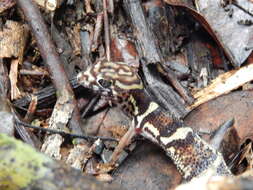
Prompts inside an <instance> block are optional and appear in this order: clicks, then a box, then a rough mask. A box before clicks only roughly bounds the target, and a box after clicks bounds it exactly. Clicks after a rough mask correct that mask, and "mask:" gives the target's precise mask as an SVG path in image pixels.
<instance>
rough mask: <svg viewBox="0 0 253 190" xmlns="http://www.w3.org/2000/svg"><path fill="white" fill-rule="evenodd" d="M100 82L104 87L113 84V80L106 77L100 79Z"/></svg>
mask: <svg viewBox="0 0 253 190" xmlns="http://www.w3.org/2000/svg"><path fill="white" fill-rule="evenodd" d="M98 84H99V85H100V86H101V87H103V88H109V87H110V86H111V85H112V82H111V81H108V80H105V79H99V80H98Z"/></svg>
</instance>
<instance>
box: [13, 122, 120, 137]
mask: <svg viewBox="0 0 253 190" xmlns="http://www.w3.org/2000/svg"><path fill="white" fill-rule="evenodd" d="M16 123H17V124H19V125H23V126H24V127H27V128H31V129H37V130H40V131H43V132H49V133H51V134H59V135H62V136H65V137H71V138H81V139H87V140H97V139H101V140H104V141H118V140H117V139H114V138H110V137H100V136H89V135H79V134H71V133H66V132H64V131H60V130H55V129H47V128H43V127H37V126H34V125H30V124H28V123H25V122H22V121H20V120H18V119H16Z"/></svg>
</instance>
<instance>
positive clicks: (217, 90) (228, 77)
mask: <svg viewBox="0 0 253 190" xmlns="http://www.w3.org/2000/svg"><path fill="white" fill-rule="evenodd" d="M252 73H253V64H249V65H247V66H244V67H241V68H240V69H236V70H232V71H228V72H226V73H224V74H221V75H220V76H218V77H217V78H215V79H214V80H213V81H212V82H211V84H210V85H208V86H207V87H206V88H203V89H202V90H200V91H199V92H197V93H195V94H194V95H193V96H194V98H195V99H196V100H195V102H194V103H193V104H192V105H191V106H189V109H191V110H192V109H194V108H196V107H197V106H199V105H201V104H203V103H205V102H207V101H209V100H212V99H214V98H216V97H218V96H221V95H223V94H227V93H229V92H231V91H232V90H234V89H237V88H238V87H240V86H242V85H243V84H245V83H246V82H249V81H251V80H253V75H252Z"/></svg>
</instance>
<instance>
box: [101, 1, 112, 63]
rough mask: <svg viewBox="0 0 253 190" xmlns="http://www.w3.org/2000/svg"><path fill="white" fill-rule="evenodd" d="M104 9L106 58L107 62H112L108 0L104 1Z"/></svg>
mask: <svg viewBox="0 0 253 190" xmlns="http://www.w3.org/2000/svg"><path fill="white" fill-rule="evenodd" d="M103 8H104V30H105V47H106V58H107V61H110V60H111V52H110V33H109V20H108V14H107V5H106V0H103Z"/></svg>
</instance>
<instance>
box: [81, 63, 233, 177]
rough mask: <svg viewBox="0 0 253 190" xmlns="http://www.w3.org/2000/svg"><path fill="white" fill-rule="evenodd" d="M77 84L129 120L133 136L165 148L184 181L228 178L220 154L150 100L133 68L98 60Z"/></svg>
mask: <svg viewBox="0 0 253 190" xmlns="http://www.w3.org/2000/svg"><path fill="white" fill-rule="evenodd" d="M77 81H78V82H79V83H80V84H81V85H83V86H84V87H87V88H90V89H92V90H94V91H97V92H100V93H101V94H102V95H103V96H105V97H107V98H109V99H110V100H111V101H112V102H114V103H116V104H117V105H118V106H120V108H121V109H122V110H123V111H124V113H126V114H127V115H128V116H129V117H131V118H132V121H133V127H134V133H135V134H140V135H142V136H143V137H145V138H147V139H148V140H150V141H152V142H154V143H156V144H157V145H159V146H160V147H161V148H162V149H164V150H165V152H166V154H167V155H168V156H169V157H170V158H171V159H172V160H173V162H174V164H175V165H176V167H177V169H178V170H179V172H180V173H181V174H182V176H183V178H184V179H185V180H186V181H189V180H191V179H192V178H195V177H201V176H203V175H231V172H230V170H229V169H228V167H227V165H226V163H225V161H224V159H223V157H222V155H221V153H219V152H218V151H217V150H216V149H215V148H213V147H212V146H211V145H209V144H208V143H207V142H205V141H204V140H203V139H201V138H200V137H199V135H198V134H197V133H196V132H194V131H193V129H192V128H190V127H186V126H183V125H182V123H181V122H179V121H176V120H175V119H173V117H172V116H170V115H168V114H166V112H165V110H163V108H161V107H160V106H159V105H158V104H157V103H156V102H155V101H153V100H152V99H151V97H150V96H149V95H148V93H147V92H146V90H145V89H144V86H143V82H142V80H141V78H140V77H139V75H138V73H137V71H136V69H135V68H132V67H130V66H128V65H127V64H126V63H123V62H106V61H99V62H97V63H96V64H94V65H92V66H91V67H89V68H87V69H86V70H85V71H82V72H80V73H79V74H78V76H77ZM119 144H120V143H119Z"/></svg>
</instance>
